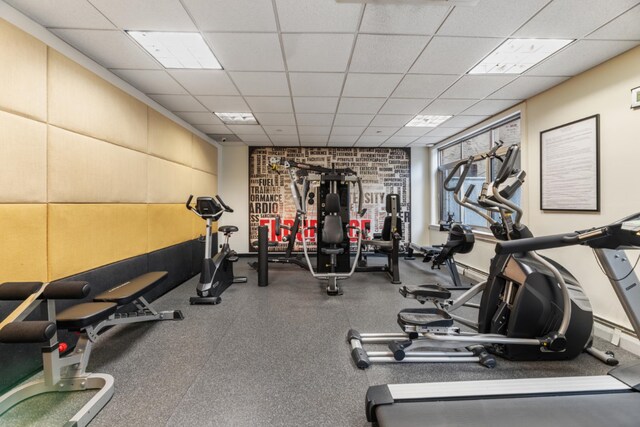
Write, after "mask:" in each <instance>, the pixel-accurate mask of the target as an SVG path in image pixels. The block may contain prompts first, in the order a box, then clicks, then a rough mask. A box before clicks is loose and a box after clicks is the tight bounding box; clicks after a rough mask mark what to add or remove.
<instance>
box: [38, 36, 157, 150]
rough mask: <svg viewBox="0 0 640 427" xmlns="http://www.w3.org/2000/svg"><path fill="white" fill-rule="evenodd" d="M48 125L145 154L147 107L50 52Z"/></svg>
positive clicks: (73, 63) (53, 51)
mask: <svg viewBox="0 0 640 427" xmlns="http://www.w3.org/2000/svg"><path fill="white" fill-rule="evenodd" d="M48 89H49V97H48V100H49V104H48V105H49V123H50V124H52V125H55V126H58V127H61V128H64V129H69V130H71V131H74V132H78V133H81V134H83V135H87V136H91V137H94V138H97V139H102V140H104V141H108V142H111V143H113V144H118V145H122V146H124V147H129V148H132V149H134V150H138V151H142V152H146V151H147V106H146V105H144V104H143V103H142V102H140V101H138V100H137V99H135V98H133V97H132V96H130V95H128V94H126V93H124V92H123V91H121V90H120V89H118V88H116V87H115V86H113V85H111V84H110V83H108V82H106V81H105V80H103V79H101V78H100V77H98V76H97V75H95V74H93V73H92V72H90V71H89V70H87V69H85V68H83V67H81V66H80V65H78V64H76V63H75V62H73V61H71V60H70V59H68V58H66V57H65V56H63V55H61V54H60V53H58V52H56V51H55V50H53V49H49V78H48Z"/></svg>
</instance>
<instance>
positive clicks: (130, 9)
mask: <svg viewBox="0 0 640 427" xmlns="http://www.w3.org/2000/svg"><path fill="white" fill-rule="evenodd" d="M90 1H91V3H93V5H94V6H95V7H97V8H98V9H99V10H100V12H102V13H103V14H104V15H105V16H106V17H107V18H109V20H110V21H111V22H113V23H114V24H116V25H117V26H118V27H120V28H122V29H124V30H140V31H197V28H196V26H195V25H194V24H193V21H191V18H190V17H189V15H188V14H187V11H186V10H184V8H183V7H182V5H181V4H180V1H179V0H136V1H131V0H90Z"/></svg>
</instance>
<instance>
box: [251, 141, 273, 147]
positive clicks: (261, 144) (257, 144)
mask: <svg viewBox="0 0 640 427" xmlns="http://www.w3.org/2000/svg"><path fill="white" fill-rule="evenodd" d="M245 142H246V144H247V145H248V146H249V147H273V143H272V142H271V141H245Z"/></svg>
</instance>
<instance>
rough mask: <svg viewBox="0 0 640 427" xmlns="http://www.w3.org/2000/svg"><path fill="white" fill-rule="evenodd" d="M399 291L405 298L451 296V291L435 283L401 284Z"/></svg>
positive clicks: (441, 298) (445, 297) (447, 297)
mask: <svg viewBox="0 0 640 427" xmlns="http://www.w3.org/2000/svg"><path fill="white" fill-rule="evenodd" d="M400 293H401V294H402V296H403V297H405V298H415V299H439V300H446V299H450V298H451V292H450V291H449V290H448V289H446V288H444V287H442V286H440V285H438V284H437V283H434V284H430V285H420V286H403V287H401V288H400Z"/></svg>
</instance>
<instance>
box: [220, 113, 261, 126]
mask: <svg viewBox="0 0 640 427" xmlns="http://www.w3.org/2000/svg"><path fill="white" fill-rule="evenodd" d="M214 114H215V115H216V116H218V118H219V119H220V120H222V123H224V124H226V125H257V124H258V121H257V120H256V118H255V117H253V114H251V113H214Z"/></svg>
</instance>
